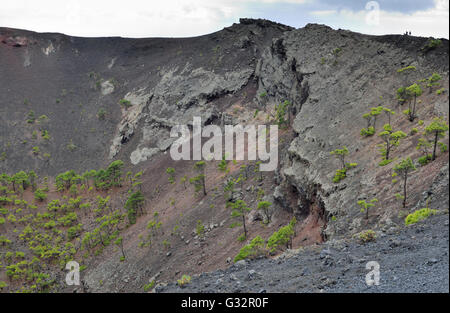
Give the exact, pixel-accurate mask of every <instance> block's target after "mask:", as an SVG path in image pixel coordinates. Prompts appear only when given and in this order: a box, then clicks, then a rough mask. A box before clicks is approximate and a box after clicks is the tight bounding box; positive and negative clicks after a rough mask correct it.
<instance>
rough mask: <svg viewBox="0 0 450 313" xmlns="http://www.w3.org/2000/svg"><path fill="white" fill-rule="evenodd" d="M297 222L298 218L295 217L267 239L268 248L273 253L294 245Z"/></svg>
mask: <svg viewBox="0 0 450 313" xmlns="http://www.w3.org/2000/svg"><path fill="white" fill-rule="evenodd" d="M296 223H297V219H296V218H295V217H293V218H292V219H291V221H290V222H289V224H288V225H286V226H283V227H281V228H280V229H279V230H278V231H276V232H274V233H273V234H272V235H271V236H270V237H269V240H268V241H267V248H268V249H269V251H270V252H271V253H274V252H275V251H276V249H278V248H280V247H283V246H286V248H288V249H289V248H291V247H292V238H294V235H295V231H294V227H295V224H296Z"/></svg>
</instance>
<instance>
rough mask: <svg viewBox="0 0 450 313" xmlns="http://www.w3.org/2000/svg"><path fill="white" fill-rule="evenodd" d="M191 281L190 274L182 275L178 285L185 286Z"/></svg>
mask: <svg viewBox="0 0 450 313" xmlns="http://www.w3.org/2000/svg"><path fill="white" fill-rule="evenodd" d="M190 282H191V276H189V275H183V276H182V277H181V279H178V280H177V283H178V286H180V287H181V288H183V287H184V286H186V285H187V284H189V283H190Z"/></svg>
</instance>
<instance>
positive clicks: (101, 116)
mask: <svg viewBox="0 0 450 313" xmlns="http://www.w3.org/2000/svg"><path fill="white" fill-rule="evenodd" d="M97 117H98V119H99V120H104V119H105V117H106V110H105V109H103V108H101V109H100V110H98V112H97Z"/></svg>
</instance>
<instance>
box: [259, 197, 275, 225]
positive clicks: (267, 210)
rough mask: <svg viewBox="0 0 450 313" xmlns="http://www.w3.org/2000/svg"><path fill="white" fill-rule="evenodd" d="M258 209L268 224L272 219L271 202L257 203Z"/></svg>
mask: <svg viewBox="0 0 450 313" xmlns="http://www.w3.org/2000/svg"><path fill="white" fill-rule="evenodd" d="M257 208H258V210H259V211H261V213H262V215H263V217H264V220H265V223H267V224H269V223H270V222H271V221H272V214H273V210H272V203H271V202H269V201H261V202H259V203H258V207H257Z"/></svg>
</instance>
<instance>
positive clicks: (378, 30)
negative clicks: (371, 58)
mask: <svg viewBox="0 0 450 313" xmlns="http://www.w3.org/2000/svg"><path fill="white" fill-rule="evenodd" d="M311 13H313V12H311ZM379 13H380V15H379V18H380V20H379V24H378V25H369V24H367V23H366V16H367V14H368V11H359V12H353V11H350V10H340V11H338V12H336V13H335V14H332V15H331V14H328V15H327V16H323V14H320V13H319V14H317V12H316V14H314V16H315V17H317V18H318V19H321V21H320V22H323V23H326V24H330V26H332V27H334V28H345V29H350V30H352V31H357V32H361V33H366V34H373V35H384V34H403V33H405V31H411V33H412V35H414V36H424V37H429V36H433V37H438V38H441V37H442V38H449V30H448V27H449V12H448V0H447V1H445V0H436V1H435V7H434V8H432V9H429V10H425V11H416V12H414V13H412V14H404V13H397V12H386V11H383V10H381V11H380V12H379Z"/></svg>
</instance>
